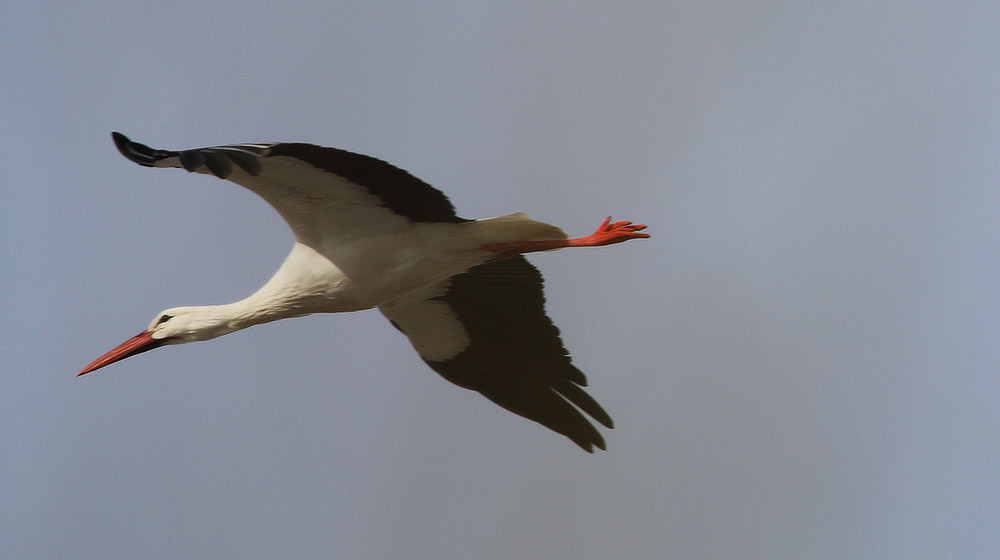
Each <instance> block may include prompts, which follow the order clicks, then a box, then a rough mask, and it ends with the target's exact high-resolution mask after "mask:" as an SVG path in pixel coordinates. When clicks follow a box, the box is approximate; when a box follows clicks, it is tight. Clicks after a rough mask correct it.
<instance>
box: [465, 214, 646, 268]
mask: <svg viewBox="0 0 1000 560" xmlns="http://www.w3.org/2000/svg"><path fill="white" fill-rule="evenodd" d="M644 229H646V224H633V223H632V222H615V223H611V218H610V217H608V218H605V219H604V221H603V222H601V225H600V226H598V227H597V231H595V232H594V233H592V234H590V235H588V236H585V237H576V238H574V239H552V240H543V241H512V242H509V243H490V244H488V245H483V249H485V250H487V251H493V252H494V253H496V254H497V256H498V257H500V258H510V257H513V256H514V255H519V254H521V253H533V252H535V251H549V250H552V249H562V248H564V247H601V246H603V245H614V244H615V243H622V242H624V241H628V240H629V239H643V238H647V237H649V234H648V233H640V232H641V231H642V230H644Z"/></svg>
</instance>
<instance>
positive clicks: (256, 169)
mask: <svg viewBox="0 0 1000 560" xmlns="http://www.w3.org/2000/svg"><path fill="white" fill-rule="evenodd" d="M112 137H113V138H114V142H115V145H116V146H117V147H118V150H119V151H121V153H122V154H124V155H125V157H127V158H128V159H130V160H132V161H134V162H136V163H138V164H139V165H144V166H147V167H183V168H184V169H187V170H188V171H194V172H199V173H206V174H211V175H215V176H216V177H219V178H222V179H228V180H230V181H232V182H234V183H237V184H239V185H242V186H244V187H246V188H248V189H250V190H251V191H253V192H255V193H257V194H258V195H260V196H261V197H262V198H264V200H266V201H267V202H268V203H270V204H271V206H273V207H274V208H275V209H276V210H277V211H278V212H279V213H280V214H281V216H282V217H283V218H284V219H285V221H287V222H288V225H289V226H290V227H291V228H292V232H293V233H294V235H295V244H294V246H293V247H292V251H291V253H290V254H289V255H288V257H287V258H286V259H285V262H284V264H282V265H281V267H280V268H279V269H278V271H277V272H276V273H275V274H274V276H273V277H272V278H271V279H270V280H269V281H268V282H267V283H266V284H265V285H264V286H263V287H262V288H260V290H258V291H257V292H256V293H254V294H253V295H251V296H250V297H248V298H246V299H243V300H241V301H237V302H235V303H229V304H225V305H210V306H200V307H175V308H172V309H167V310H166V311H164V312H162V313H160V314H158V315H157V316H156V318H155V319H153V321H152V323H150V324H149V327H148V328H147V329H146V330H144V331H143V332H141V333H139V334H138V335H136V336H134V337H132V338H131V339H129V340H127V341H126V342H124V343H122V344H121V345H119V346H118V347H116V348H115V349H113V350H111V351H110V352H108V353H106V354H104V355H103V356H101V357H100V358H98V359H97V360H95V361H94V362H92V363H91V364H90V365H88V366H87V367H85V368H83V370H82V371H80V373H79V374H77V375H78V376H79V375H83V374H85V373H89V372H92V371H94V370H96V369H98V368H101V367H104V366H106V365H108V364H111V363H113V362H116V361H118V360H122V359H124V358H128V357H129V356H134V355H136V354H139V353H141V352H145V351H147V350H152V349H153V348H157V347H160V346H164V345H167V344H181V343H185V342H193V341H196V340H209V339H212V338H216V337H218V336H222V335H224V334H229V333H231V332H234V331H238V330H240V329H245V328H247V327H249V326H252V325H256V324H259V323H266V322H269V321H275V320H278V319H284V318H287V317H298V316H302V315H308V314H310V313H336V312H341V311H357V310H361V309H370V308H373V307H377V308H378V309H379V310H380V311H381V312H382V314H383V315H385V317H386V318H388V319H389V321H391V322H392V324H393V325H394V326H395V327H396V328H397V329H399V330H400V331H402V332H403V334H405V335H406V336H407V337H408V338H409V339H410V342H411V343H412V344H413V347H414V348H415V349H416V350H417V353H418V354H420V357H421V358H423V360H424V361H425V362H426V363H427V365H429V366H430V367H431V368H432V369H433V370H434V371H437V372H438V373H440V374H441V375H442V376H444V378H445V379H447V380H448V381H451V382H452V383H455V384H456V385H459V386H461V387H465V388H466V389H472V390H475V391H478V392H480V393H482V394H483V395H484V396H485V397H486V398H488V399H490V400H491V401H493V402H495V403H497V404H498V405H500V406H502V407H504V408H506V409H507V410H510V411H511V412H514V413H516V414H519V415H521V416H524V417H525V418H528V419H530V420H534V421H536V422H538V423H540V424H542V425H544V426H546V427H548V428H550V429H552V430H554V431H556V432H558V433H560V434H563V435H565V436H566V437H568V438H570V439H571V440H572V441H573V442H575V443H576V444H577V445H579V446H580V447H582V448H583V449H585V450H586V451H588V452H593V447H594V446H597V447H599V448H601V449H605V444H604V438H603V437H602V436H601V434H600V433H599V432H598V431H597V429H596V428H594V426H593V425H592V424H591V423H590V422H589V421H588V420H587V418H586V417H585V416H584V415H583V414H581V412H580V411H581V410H582V411H583V412H586V413H587V414H588V415H590V416H591V417H592V418H593V419H594V420H597V421H598V422H600V423H601V424H603V425H604V426H607V427H608V428H612V427H613V424H612V421H611V418H610V417H609V416H608V413H607V412H605V411H604V409H603V408H601V406H600V405H599V404H597V402H596V401H595V400H594V399H593V398H591V397H590V395H588V394H587V393H586V392H584V390H583V389H581V387H585V386H586V385H587V380H586V378H585V377H584V375H583V373H582V372H580V370H578V369H577V368H576V367H574V366H573V365H572V364H571V363H570V358H569V354H568V352H567V351H566V349H565V348H564V347H563V344H562V340H561V339H560V338H559V330H558V329H557V328H556V327H555V325H553V324H552V321H551V320H550V319H549V318H548V317H547V316H546V315H545V309H544V301H545V298H544V295H543V293H542V277H541V275H540V274H539V272H538V270H537V269H535V267H533V266H532V265H531V264H529V263H528V261H526V260H525V259H524V257H522V256H520V254H521V253H529V252H533V251H546V250H551V249H560V248H563V247H593V246H600V245H610V244H613V243H620V242H622V241H627V240H629V239H636V238H643V237H649V236H648V235H647V234H645V233H640V231H641V230H642V229H644V228H645V226H644V225H641V224H634V225H633V224H631V223H630V222H616V223H611V219H610V218H608V219H606V220H604V222H603V223H602V224H601V225H600V227H599V228H598V229H597V231H596V232H594V233H593V234H591V235H589V236H586V237H581V238H576V239H567V238H566V234H565V233H563V231H562V230H560V229H559V228H557V227H555V226H552V225H549V224H545V223H542V222H538V221H535V220H532V219H531V218H529V217H528V216H527V215H525V214H521V213H517V214H509V215H506V216H500V217H496V218H488V219H481V220H467V219H463V218H459V217H458V216H456V215H455V209H454V207H452V205H451V203H450V202H449V201H448V199H447V198H446V197H445V196H444V194H442V193H441V192H440V191H438V190H436V189H434V188H433V187H431V186H430V185H428V184H426V183H424V182H423V181H421V180H420V179H417V178H416V177H414V176H412V175H410V174H409V173H407V172H406V171H403V170H402V169H399V168H396V167H394V166H392V165H390V164H388V163H386V162H384V161H380V160H377V159H374V158H371V157H368V156H364V155H360V154H355V153H351V152H347V151H344V150H339V149H335V148H324V147H320V146H314V145H311V144H290V143H265V144H237V145H232V146H218V147H211V148H199V149H192V150H184V151H180V152H175V151H167V150H154V149H152V148H150V147H148V146H145V145H143V144H139V143H136V142H132V141H130V140H129V139H128V138H127V137H125V136H124V135H123V134H120V133H117V132H114V133H112ZM574 405H575V406H574ZM578 409H579V410H578Z"/></svg>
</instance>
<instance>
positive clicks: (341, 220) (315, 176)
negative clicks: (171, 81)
mask: <svg viewBox="0 0 1000 560" xmlns="http://www.w3.org/2000/svg"><path fill="white" fill-rule="evenodd" d="M111 136H112V138H113V139H114V141H115V145H116V146H117V147H118V150H119V151H120V152H121V153H122V154H123V155H124V156H125V157H127V158H128V159H130V160H132V161H134V162H136V163H138V164H139V165H144V166H147V167H180V168H183V169H186V170H188V171H193V172H198V173H205V174H210V175H215V176H216V177H219V178H222V179H227V180H229V181H232V182H234V183H237V184H239V185H242V186H244V187H246V188H248V189H250V190H251V191H253V192H255V193H257V194H258V195H260V196H261V197H263V198H264V200H266V201H267V202H268V203H270V204H271V206H273V207H274V208H275V209H276V210H277V211H278V212H279V213H281V215H282V217H284V218H285V221H287V222H288V224H289V226H291V228H292V231H293V232H294V234H295V237H296V239H298V240H299V241H300V242H302V243H305V244H307V245H311V246H315V244H316V243H322V242H334V243H336V242H337V241H342V240H347V239H353V238H356V237H358V236H359V235H370V234H372V233H377V232H379V231H391V230H395V229H398V228H401V227H405V226H407V225H408V224H411V223H413V222H464V221H466V220H464V219H462V218H459V217H458V216H456V215H455V208H454V207H453V206H452V205H451V202H449V201H448V198H447V197H446V196H445V195H444V194H443V193H442V192H441V191H439V190H437V189H435V188H434V187H431V186H430V185H428V184H427V183H425V182H423V181H421V180H420V179H418V178H416V177H414V176H413V175H410V174H409V173H407V172H406V171H403V170H402V169H399V168H398V167H394V166H392V165H390V164H388V163H386V162H384V161H381V160H378V159H375V158H372V157H369V156H365V155H361V154H356V153H353V152H348V151H345V150H339V149H336V148H324V147H321V146H314V145H312V144H291V143H270V144H268V143H264V144H236V145H232V146H215V147H210V148H196V149H191V150H183V151H170V150H154V149H152V148H150V147H149V146H146V145H143V144H139V143H138V142H132V141H131V140H129V139H128V138H127V137H126V136H125V135H123V134H121V133H118V132H113V133H111ZM317 236H321V237H322V239H316V237H317Z"/></svg>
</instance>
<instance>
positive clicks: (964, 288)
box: [0, 2, 1000, 559]
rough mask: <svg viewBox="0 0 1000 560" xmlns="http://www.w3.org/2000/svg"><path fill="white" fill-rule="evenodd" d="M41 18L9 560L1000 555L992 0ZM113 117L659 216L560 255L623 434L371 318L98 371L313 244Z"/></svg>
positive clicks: (230, 10) (512, 206) (29, 99)
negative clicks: (485, 377) (526, 415)
mask: <svg viewBox="0 0 1000 560" xmlns="http://www.w3.org/2000/svg"><path fill="white" fill-rule="evenodd" d="M48 4H51V3H7V4H6V5H5V7H4V9H3V17H2V18H0V97H2V104H0V128H2V131H3V134H2V135H0V173H2V185H3V186H2V190H3V197H4V198H3V200H4V203H3V205H2V206H3V210H2V211H0V212H2V219H0V259H2V265H0V286H2V288H0V305H2V316H3V320H2V322H0V356H2V362H0V363H2V365H0V370H2V390H0V438H2V441H0V500H2V501H0V556H2V557H4V558H76V559H106V558H328V557H334V558H360V559H364V558H428V559H430V558H434V559H439V558H486V559H494V558H497V559H499V558H544V559H549V558H552V559H555V558H580V559H591V558H593V559H598V558H769V559H770V558H788V559H802V558H906V559H913V558H935V559H936V558H944V557H948V558H970V559H973V558H974V559H981V558H991V557H998V556H1000V532H998V531H997V528H998V521H1000V446H998V441H1000V430H998V429H997V426H998V425H1000V381H998V379H1000V377H998V375H997V373H998V372H997V364H998V358H1000V344H998V343H1000V340H998V339H1000V313H998V302H1000V297H998V296H1000V294H998V289H997V285H998V281H1000V258H998V256H997V255H998V249H1000V236H998V231H1000V203H998V200H1000V190H998V188H997V185H998V182H1000V166H998V165H997V161H998V157H997V156H998V153H1000V150H998V149H1000V101H998V100H1000V78H998V76H1000V40H998V37H1000V10H998V9H997V8H996V6H995V4H993V3H982V4H975V3H965V4H958V3H943V4H942V3H910V2H907V3H902V2H896V3H892V2H889V3H877V4H869V3H804V4H803V3H798V2H776V3H770V4H768V5H767V7H761V6H758V5H756V4H747V5H743V6H742V7H739V6H733V5H732V4H731V3H719V4H716V3H700V2H695V3H687V2H685V3H676V4H672V5H668V4H666V3H636V4H633V5H628V4H622V3H621V2H613V3H587V4H584V3H567V4H554V3H535V2H525V3H514V2H510V3H470V2H458V3H449V2H437V3H377V4H374V5H373V4H372V3H369V2H358V3H317V4H308V3H298V2H279V3H275V2H214V3H205V2H176V3H157V4H155V5H152V4H142V3H140V4H136V3H135V2H99V3H98V2H87V3H62V4H52V6H51V7H45V6H46V5H48ZM112 130H120V131H122V132H124V133H126V134H128V135H130V136H132V137H133V138H134V139H136V140H138V141H141V142H145V143H148V144H150V145H152V146H154V147H164V148H175V149H176V148H187V147H199V146H206V145H213V144H220V143H234V142H248V141H281V140H285V141H304V142H313V143H317V144H322V145H328V146H337V147H341V148H345V149H349V150H353V151H358V152H362V153H366V154H371V155H374V156H377V157H380V158H383V159H386V160H388V161H390V162H393V163H395V164H396V165H399V166H400V167H403V168H404V169H407V170H409V171H411V172H412V173H414V174H415V175H417V176H419V177H421V178H422V179H424V180H426V181H428V182H430V183H431V184H433V185H435V186H437V187H438V188H440V189H442V190H443V191H445V192H446V193H447V194H448V195H449V196H450V197H451V199H452V201H453V202H454V204H455V206H456V207H457V208H458V211H459V213H460V215H462V216H466V217H486V216H492V215H498V214H503V213H507V212H512V211H518V210H521V211H526V212H528V213H530V214H531V215H532V216H534V217H536V218H538V219H541V220H545V221H549V222H552V223H555V224H558V225H560V226H562V227H563V228H564V229H566V231H567V232H569V233H570V234H573V235H582V234H586V233H589V232H590V231H591V230H592V229H593V228H594V226H596V225H597V223H598V222H599V221H600V219H601V218H603V217H604V216H606V215H614V216H615V217H619V218H623V219H632V220H636V221H642V222H646V223H648V224H650V231H651V233H652V234H653V235H654V237H653V239H652V240H649V241H637V242H632V243H628V244H625V245H619V246H615V247H611V248H605V249H594V250H576V251H562V252H559V253H547V254H540V255H536V256H534V257H532V259H531V260H532V261H533V262H534V263H535V264H537V265H538V266H539V267H540V268H541V269H542V270H543V271H544V273H545V275H546V278H547V286H548V302H549V303H548V308H549V312H550V314H551V316H552V317H553V318H554V320H555V321H556V323H557V324H558V325H559V326H560V327H561V329H562V332H563V335H564V339H565V342H566V344H567V345H568V347H569V348H570V350H571V351H572V352H573V355H574V358H575V361H576V363H577V364H578V365H579V366H580V367H581V369H583V370H584V371H585V372H586V373H587V375H588V377H589V379H590V382H591V392H592V394H593V395H594V396H595V397H596V398H597V399H598V400H599V401H600V402H601V403H602V404H603V405H604V406H605V407H606V408H607V409H608V411H609V412H610V413H611V415H612V416H613V417H614V419H615V420H616V423H617V428H616V429H614V430H611V431H608V432H606V437H607V439H608V443H609V451H607V452H604V453H597V454H595V455H593V456H591V455H587V454H586V453H583V452H581V451H580V450H579V449H577V448H576V447H575V446H574V445H573V444H572V443H570V442H569V441H568V440H566V439H565V438H562V437H560V436H558V435H555V434H553V433H550V432H548V431H547V430H545V429H543V428H541V427H539V426H537V425H535V424H533V423H530V422H528V421H525V420H523V419H521V418H519V417H517V416H514V415H512V414H510V413H508V412H506V411H504V410H502V409H500V408H498V407H496V406H494V405H493V404H491V403H490V402H488V401H486V400H485V399H483V398H482V397H480V396H478V395H477V394H475V393H471V392H467V391H464V390H461V389H459V388H457V387H454V386H452V385H450V384H448V383H447V382H445V381H444V380H442V379H440V378H439V377H438V376H437V374H435V373H434V372H432V371H431V370H429V369H428V368H426V367H425V366H424V365H423V364H422V363H421V362H420V360H419V359H418V358H417V356H416V354H415V353H414V351H413V350H412V349H411V348H410V346H409V344H408V343H407V341H406V340H405V339H404V338H403V337H402V336H401V335H399V333H397V332H396V331H395V330H394V329H393V328H392V327H391V326H390V325H389V324H388V323H387V322H386V321H385V320H384V319H383V318H382V317H381V316H380V315H379V314H378V313H377V312H364V313H355V314H350V315H339V316H331V315H320V316H313V317H309V318H304V319H296V320H290V321H281V322H278V323H273V324H268V325H263V326H259V327H255V328H252V329H249V330H247V331H243V332H240V333H236V334H233V335H230V336H227V337H223V338H221V339H218V340H215V341H212V342H208V343H199V344H191V345H185V346H180V347H172V348H167V349H160V350H156V351H153V352H150V353H147V354H143V355H141V356H137V357H133V358H131V359H128V360H126V361H124V362H121V363H119V364H116V365H114V366H112V367H109V368H107V369H104V370H101V371H99V372H96V373H94V374H91V375H88V376H86V377H84V378H80V379H75V378H74V377H73V375H74V374H75V373H76V371H78V370H79V369H80V368H81V367H82V366H83V365H85V364H87V363H88V362H90V361H91V360H92V359H94V358H95V357H97V356H98V355H99V354H101V353H103V352H104V351H106V350H108V349H110V348H111V347H112V346H114V345H116V344H118V343H119V342H121V341H123V340H125V339H126V338H128V337H129V336H131V335H133V334H135V333H137V332H139V331H140V330H141V329H143V328H144V327H145V326H146V325H147V323H148V322H149V321H150V320H151V319H152V318H153V316H154V314H156V313H157V312H158V311H160V310H162V309H164V308H167V307H172V306H176V305H197V304H209V303H223V302H228V301H232V300H235V299H239V298H242V297H244V296H246V295H247V294H249V293H250V292H252V291H253V290H254V289H256V288H257V287H258V286H259V285H260V284H261V283H263V282H264V281H265V280H266V279H267V278H268V277H269V275H270V274H271V272H273V270H274V269H275V268H276V267H277V266H278V264H280V262H281V261H282V259H283V257H284V255H285V253H286V252H287V250H288V248H289V247H290V245H291V241H292V238H291V234H290V233H289V232H288V231H287V229H286V227H285V225H284V223H283V222H282V221H281V220H280V218H279V217H278V216H277V214H276V213H275V212H274V211H273V210H271V209H270V208H269V207H268V206H267V205H266V204H264V203H263V202H262V201H261V200H259V199H257V198H256V197H255V196H254V195H252V194H251V193H249V192H246V191H244V190H242V189H241V188H240V187H238V186H236V185H233V184H230V183H227V182H224V181H219V180H217V179H214V178H211V177H204V176H198V175H191V174H187V173H184V172H183V171H180V170H157V169H146V168H141V167H139V166H136V165H134V164H132V163H130V162H128V161H126V160H125V159H124V158H122V157H121V156H120V155H119V154H118V153H117V152H116V150H115V149H114V146H113V145H112V143H111V139H110V137H109V133H110V131H112Z"/></svg>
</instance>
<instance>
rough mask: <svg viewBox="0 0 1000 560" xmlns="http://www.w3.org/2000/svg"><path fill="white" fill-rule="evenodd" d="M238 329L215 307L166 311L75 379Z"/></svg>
mask: <svg viewBox="0 0 1000 560" xmlns="http://www.w3.org/2000/svg"><path fill="white" fill-rule="evenodd" d="M238 328H239V327H236V326H235V325H234V324H233V323H232V322H231V321H227V320H224V319H223V318H222V317H220V314H219V313H218V312H217V311H216V306H206V307H175V308H173V309H167V310H166V311H163V312H162V313H159V314H157V316H156V318H155V319H153V322H152V323H150V324H149V327H148V328H146V330H144V331H142V332H141V333H139V334H137V335H135V336H133V337H132V338H130V339H128V340H126V341H125V342H123V343H121V344H119V345H118V346H116V347H115V348H114V349H112V350H111V351H110V352H108V353H106V354H104V355H103V356H101V357H100V358H97V359H96V360H94V361H93V362H91V363H90V365H88V366H87V367H85V368H83V369H82V370H81V371H80V373H78V374H77V376H80V375H83V374H85V373H90V372H92V371H94V370H95V369H99V368H102V367H104V366H106V365H108V364H113V363H115V362H117V361H119V360H124V359H125V358H128V357H129V356H135V355H136V354H141V353H143V352H146V351H147V350H152V349H153V348H159V347H160V346H163V345H165V344H183V343H185V342H195V341H197V340H209V339H212V338H215V337H218V336H222V335H224V334H227V333H230V332H233V331H234V330H238Z"/></svg>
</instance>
